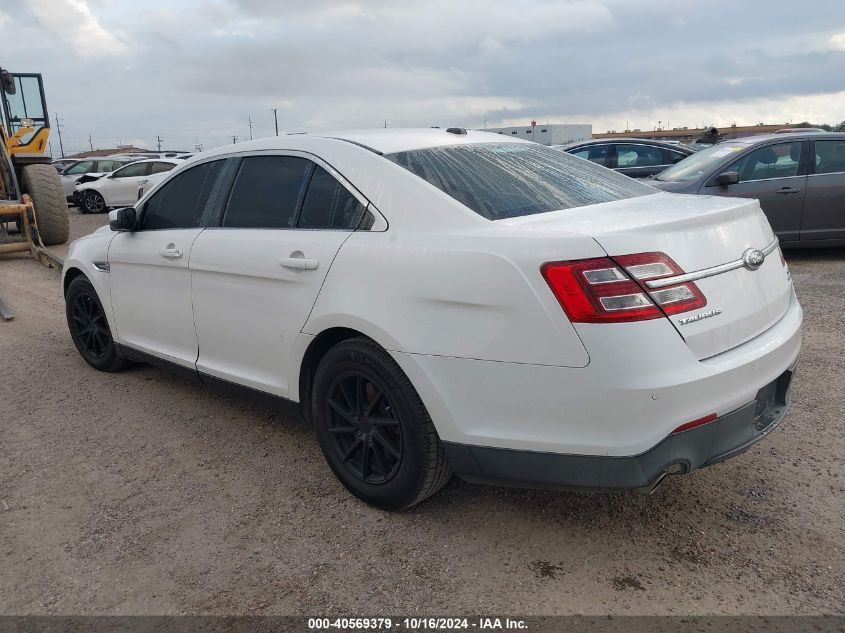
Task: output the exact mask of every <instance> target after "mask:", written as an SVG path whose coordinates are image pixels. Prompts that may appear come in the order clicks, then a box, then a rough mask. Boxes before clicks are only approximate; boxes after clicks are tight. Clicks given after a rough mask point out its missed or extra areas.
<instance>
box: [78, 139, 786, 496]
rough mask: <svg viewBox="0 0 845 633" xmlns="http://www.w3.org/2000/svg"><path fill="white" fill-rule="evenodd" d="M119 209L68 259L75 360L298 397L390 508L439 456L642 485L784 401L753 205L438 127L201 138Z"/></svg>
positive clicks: (422, 491) (761, 422)
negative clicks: (224, 143) (214, 145)
mask: <svg viewBox="0 0 845 633" xmlns="http://www.w3.org/2000/svg"><path fill="white" fill-rule="evenodd" d="M111 217H112V222H111V228H109V227H104V228H103V229H100V230H98V231H97V232H95V233H93V234H92V235H89V236H87V237H84V238H82V239H79V240H77V241H75V242H74V243H73V245H72V246H71V247H70V252H69V254H68V256H67V258H66V259H65V267H64V273H63V283H64V293H65V302H66V306H67V320H68V324H69V328H70V332H71V335H72V337H73V340H74V342H75V344H76V347H77V349H78V350H79V353H80V354H81V355H82V357H83V358H84V359H85V360H86V361H87V362H88V363H89V364H90V365H91V366H93V367H95V368H97V369H100V370H103V371H114V370H117V369H120V368H121V367H123V366H124V365H125V364H126V363H127V362H129V361H148V362H153V363H158V364H164V365H167V366H170V367H173V368H175V369H177V370H180V371H182V372H184V373H186V374H187V375H190V376H192V377H194V378H196V379H197V380H200V381H202V382H204V383H217V384H222V385H230V386H231V385H235V386H239V387H243V388H245V390H247V391H251V392H253V393H255V392H259V393H261V394H265V395H270V396H273V397H275V398H277V399H278V401H279V402H283V403H293V405H294V406H295V408H296V410H298V411H299V412H301V414H302V416H303V417H304V418H305V420H307V421H308V422H309V423H310V424H312V425H313V426H314V427H315V429H316V433H317V437H318V439H319V442H320V445H321V447H322V450H323V453H324V455H325V457H326V459H327V461H328V463H329V465H330V466H331V468H332V470H333V471H334V472H335V474H336V475H337V477H338V478H339V479H340V481H341V482H342V483H343V484H344V485H345V486H346V487H347V488H348V489H349V490H350V491H351V492H352V493H354V494H355V495H357V496H358V497H360V498H361V499H364V500H366V501H367V502H369V503H372V504H375V505H377V506H380V507H383V508H391V509H398V508H406V507H408V506H410V505H413V504H414V503H417V502H419V501H421V500H422V499H424V498H426V497H427V496H429V495H431V494H433V493H434V492H436V491H437V490H438V489H439V488H440V487H441V486H442V485H443V484H444V483H445V482H446V480H447V479H448V478H449V476H450V474H451V473H452V472H453V471H454V472H456V473H457V474H458V475H460V476H461V477H464V478H466V479H468V480H470V481H481V482H493V483H498V484H509V485H517V486H542V487H560V488H581V489H590V490H618V489H623V488H635V489H645V490H649V489H652V488H653V487H654V486H656V485H657V484H658V483H659V482H660V481H661V480H662V478H663V477H664V476H665V475H666V474H667V473H687V472H690V471H692V470H693V469H696V468H699V467H702V466H707V465H710V464H714V463H716V462H718V461H721V460H723V459H726V458H728V457H731V456H733V455H735V454H737V453H739V452H742V451H743V450H745V449H746V448H747V447H749V446H750V445H751V444H753V443H754V442H756V441H757V440H759V439H760V438H762V437H763V436H765V435H766V434H767V433H769V432H770V431H771V430H772V429H774V428H775V427H776V426H777V425H778V424H779V422H780V421H781V420H782V419H783V417H784V415H785V412H786V408H787V404H788V402H789V393H790V381H791V377H792V372H793V368H794V367H795V364H796V359H797V358H798V352H799V349H800V346H801V319H802V313H801V308H800V306H799V304H798V301H797V299H796V297H795V293H794V291H793V287H792V282H791V280H790V276H789V271H788V269H787V266H786V264H785V261H784V260H783V258H782V256H781V253H780V250H779V247H778V242H777V239H776V238H775V236H774V235H773V234H772V230H771V228H770V227H769V224H768V222H767V221H766V218H765V216H764V215H763V214H762V213H761V211H760V207H759V205H758V203H757V201H755V200H747V199H729V198H722V197H715V196H714V197H705V196H681V195H675V194H670V193H663V192H658V191H657V190H655V189H653V188H651V187H649V186H647V185H645V184H642V183H640V182H637V181H635V180H633V179H630V178H627V177H625V176H622V175H619V174H616V173H613V172H612V171H610V170H608V169H604V168H602V167H599V166H597V165H593V164H591V163H590V162H588V161H584V160H580V159H578V158H575V157H573V156H569V155H568V154H566V153H564V152H560V151H557V150H554V149H551V148H548V147H545V146H542V145H538V144H535V143H530V142H526V141H519V140H512V139H503V138H502V137H501V136H500V135H497V134H490V133H484V132H466V131H465V130H463V129H457V128H450V129H448V130H437V129H431V130H376V131H362V132H347V133H337V134H326V135H311V134H304V135H291V136H281V137H273V138H270V139H266V140H261V141H255V142H250V143H242V144H239V145H237V146H233V147H227V148H221V149H217V150H213V151H210V152H205V153H204V154H202V155H201V156H200V157H195V158H194V159H192V160H191V161H189V162H187V163H183V164H182V165H180V166H179V167H178V168H176V169H174V170H173V171H172V172H171V173H169V174H168V175H167V177H166V178H165V180H164V181H163V182H162V183H160V184H159V185H158V186H156V187H155V188H154V189H153V190H152V191H150V192H148V193H147V194H146V195H145V196H144V197H143V199H141V200H140V201H139V202H138V203H137V204H136V205H135V206H134V208H127V209H120V210H118V211H115V212H112V215H111Z"/></svg>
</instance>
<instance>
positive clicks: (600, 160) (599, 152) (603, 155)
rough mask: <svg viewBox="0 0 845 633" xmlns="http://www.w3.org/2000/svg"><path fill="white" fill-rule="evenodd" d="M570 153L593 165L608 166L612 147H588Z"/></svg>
mask: <svg viewBox="0 0 845 633" xmlns="http://www.w3.org/2000/svg"><path fill="white" fill-rule="evenodd" d="M570 153H571V154H572V155H573V156H577V157H578V158H583V159H584V160H588V161H590V162H591V163H596V164H597V165H604V166H607V159H608V157H609V156H610V145H588V146H587V147H582V148H581V149H578V150H575V151H574V152H570Z"/></svg>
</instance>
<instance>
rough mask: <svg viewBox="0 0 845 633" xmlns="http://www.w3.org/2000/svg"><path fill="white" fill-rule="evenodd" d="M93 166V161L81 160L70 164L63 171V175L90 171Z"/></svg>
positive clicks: (74, 174)
mask: <svg viewBox="0 0 845 633" xmlns="http://www.w3.org/2000/svg"><path fill="white" fill-rule="evenodd" d="M93 168H94V161H93V160H83V161H81V162H79V163H76V164H75V165H71V166H70V167H68V168H67V171H65V176H77V175H79V174H84V173H85V172H88V171H91V170H92V169H93Z"/></svg>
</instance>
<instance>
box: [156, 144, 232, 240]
mask: <svg viewBox="0 0 845 633" xmlns="http://www.w3.org/2000/svg"><path fill="white" fill-rule="evenodd" d="M223 163H224V161H222V160H216V161H213V162H209V163H203V164H202V165H197V166H196V167H191V168H190V169H187V170H185V171H184V172H182V173H181V174H179V175H178V176H176V177H175V178H173V179H172V180H170V181H169V182H168V183H167V184H165V185H164V186H163V187H162V188H161V189H159V190H158V191H157V192H155V193H154V194H153V195H152V196H151V197H150V199H149V200H148V201H147V203H146V204H145V205H144V216H143V219H142V220H141V228H142V229H146V230H155V229H189V228H194V227H197V226H200V225H201V221H202V214H203V211H204V210H205V205H206V202H208V196H209V195H210V193H211V189H212V188H213V186H214V182H215V181H216V180H217V176H218V174H219V173H220V170H221V169H222V167H223Z"/></svg>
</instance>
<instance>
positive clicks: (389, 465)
mask: <svg viewBox="0 0 845 633" xmlns="http://www.w3.org/2000/svg"><path fill="white" fill-rule="evenodd" d="M327 403H328V405H329V410H330V411H329V425H328V431H329V433H330V434H331V437H332V446H333V447H334V449H335V451H336V452H337V456H338V457H339V458H340V462H341V463H343V464H345V465H346V467H347V468H348V469H349V470H350V471H351V472H352V474H353V475H354V476H355V477H357V478H358V479H360V480H361V481H364V482H366V483H370V484H382V483H385V482H386V481H388V480H389V479H390V478H391V477H393V476H394V475H395V474H396V471H397V470H399V464H400V462H401V461H402V427H401V425H400V424H399V420H398V419H397V418H396V413H395V410H394V408H393V405H392V404H391V403H390V400H389V399H388V398H387V395H386V394H385V390H384V387H382V386H380V385H379V384H378V382H377V380H376V379H374V378H373V377H372V376H370V375H368V374H366V373H364V372H362V371H348V372H344V373H342V374H340V375H338V376H337V377H336V378H335V379H334V381H333V382H332V385H331V387H330V388H329V399H328V401H327Z"/></svg>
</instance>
